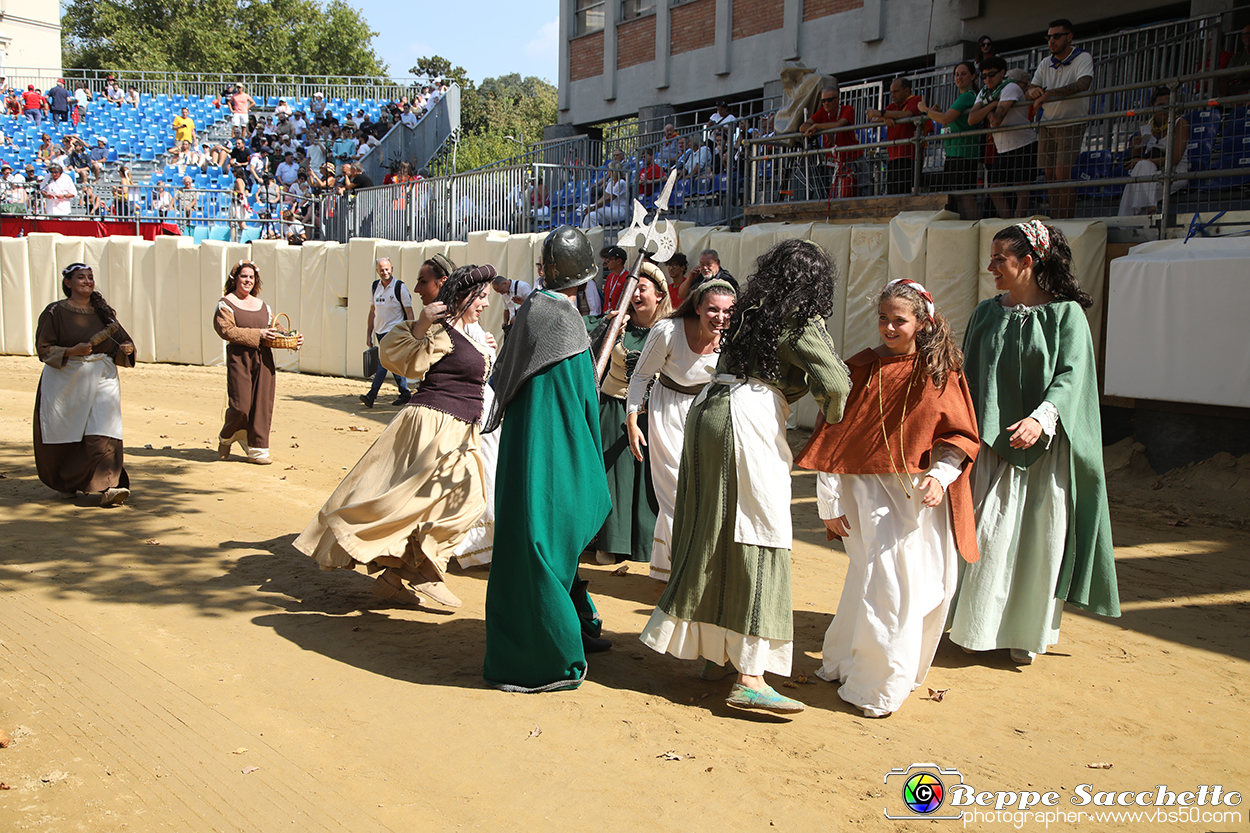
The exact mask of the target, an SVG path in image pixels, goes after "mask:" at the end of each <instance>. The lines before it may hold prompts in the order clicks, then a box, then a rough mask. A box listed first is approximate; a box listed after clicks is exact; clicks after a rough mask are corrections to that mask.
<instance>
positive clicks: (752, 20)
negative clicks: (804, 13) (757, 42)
mask: <svg viewBox="0 0 1250 833" xmlns="http://www.w3.org/2000/svg"><path fill="white" fill-rule="evenodd" d="M733 3H734V6H733V22H734V25H733V39H734V40H741V39H742V38H749V37H751V36H752V35H758V34H761V33H763V32H771V31H772V30H774V29H780V28H781V21H782V17H783V15H784V12H785V0H733Z"/></svg>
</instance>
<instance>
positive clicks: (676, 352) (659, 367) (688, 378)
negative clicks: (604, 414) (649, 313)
mask: <svg viewBox="0 0 1250 833" xmlns="http://www.w3.org/2000/svg"><path fill="white" fill-rule="evenodd" d="M718 357H719V354H717V353H708V354H707V355H706V356H704V355H700V354H699V353H696V352H695V351H693V350H691V349H690V344H689V343H688V342H687V341H686V327H685V319H683V318H665V319H664V320H663V321H660V322H658V323H657V324H656V325H655V326H654V327H652V328H651V334H650V335H648V336H647V342H646V344H644V345H643V347H642V353H641V354H640V355H639V356H638V363H637V364H636V365H635V366H634V374H633V375H632V376H631V377H630V378H629V393H628V395H627V397H626V403H625V412H626V413H631V414H632V413H635V412H637V411H641V410H642V409H643V407H644V406H643V400H644V399H645V398H646V395H647V385H648V384H649V383H650V382H651V380H652V379H654V378H655V377H656V376H657V375H659V374H660V373H663V374H664V375H665V376H667V377H668V378H670V379H672V380H673V381H674V382H676V383H677V384H679V385H681V386H682V387H694V386H703V385H706V384H707V383H708V382H710V381H712V375H713V374H714V373H715V372H716V360H717V358H718Z"/></svg>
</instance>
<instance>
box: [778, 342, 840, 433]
mask: <svg viewBox="0 0 1250 833" xmlns="http://www.w3.org/2000/svg"><path fill="white" fill-rule="evenodd" d="M777 358H778V359H780V360H781V361H782V363H783V364H790V365H793V366H795V367H796V368H798V369H800V370H802V371H803V372H804V373H805V374H806V377H807V379H806V383H807V387H810V389H811V393H812V396H813V397H814V398H815V399H816V404H817V405H818V406H819V407H820V410H821V412H822V413H823V414H824V415H825V421H826V422H840V421H841V420H842V411H843V409H844V408H845V407H846V398H847V396H849V395H850V392H851V374H850V372H849V371H848V370H847V368H846V364H845V363H843V361H842V359H840V358H838V354H837V352H836V351H835V350H834V347H833V339H832V338H831V337H830V336H829V331H828V330H826V329H825V323H824V322H823V321H821V320H820V319H819V318H809V319H808V320H807V321H805V322H803V323H802V324H801V325H800V326H799V327H797V328H796V329H794V330H788V331H787V332H786V333H785V334H783V335H782V337H781V341H780V342H779V343H778V345H777ZM783 375H784V374H783ZM784 387H786V388H788V387H791V385H784ZM783 393H785V394H786V398H787V399H790V391H788V390H784V389H783ZM800 395H801V393H800ZM795 398H797V397H795ZM791 401H793V400H791Z"/></svg>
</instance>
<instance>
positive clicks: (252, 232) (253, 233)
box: [239, 226, 260, 243]
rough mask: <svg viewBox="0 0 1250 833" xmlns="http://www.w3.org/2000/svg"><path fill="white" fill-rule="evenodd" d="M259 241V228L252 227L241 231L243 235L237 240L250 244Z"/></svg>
mask: <svg viewBox="0 0 1250 833" xmlns="http://www.w3.org/2000/svg"><path fill="white" fill-rule="evenodd" d="M259 239H260V228H258V227H256V228H254V227H252V226H249V227H248V228H245V229H243V234H242V236H241V237H240V238H239V242H240V243H251V242H252V241H253V240H259Z"/></svg>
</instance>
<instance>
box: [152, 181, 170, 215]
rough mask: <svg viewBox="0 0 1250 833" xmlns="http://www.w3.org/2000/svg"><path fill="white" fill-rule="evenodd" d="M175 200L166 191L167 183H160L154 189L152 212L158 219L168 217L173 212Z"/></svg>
mask: <svg viewBox="0 0 1250 833" xmlns="http://www.w3.org/2000/svg"><path fill="white" fill-rule="evenodd" d="M173 207H174V198H173V197H172V196H171V195H170V193H169V192H168V191H166V190H165V183H163V182H158V183H156V186H155V187H154V188H153V189H152V210H153V211H155V212H156V214H157V216H158V217H168V216H169V212H170V211H171V210H173Z"/></svg>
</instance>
